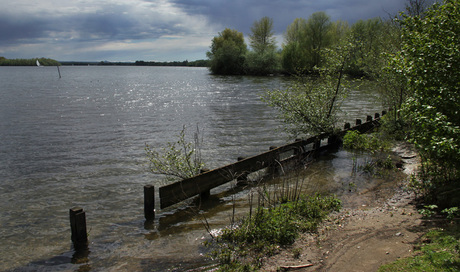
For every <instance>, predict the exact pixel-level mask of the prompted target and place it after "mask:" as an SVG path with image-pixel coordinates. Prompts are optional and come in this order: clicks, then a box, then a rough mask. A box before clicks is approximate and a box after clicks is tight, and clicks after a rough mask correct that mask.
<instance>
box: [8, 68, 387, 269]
mask: <svg viewBox="0 0 460 272" xmlns="http://www.w3.org/2000/svg"><path fill="white" fill-rule="evenodd" d="M61 74H62V78H61V79H59V77H58V74H57V71H56V68H55V67H41V68H39V67H0V80H1V82H2V88H1V90H0V93H1V95H2V99H1V100H0V140H1V143H0V207H1V211H0V239H1V241H2V243H0V253H1V254H0V270H6V271H37V270H38V271H75V270H78V269H80V270H84V271H107V270H112V271H135V270H137V271H152V270H153V271H164V270H167V269H173V270H174V269H175V270H186V269H187V268H193V267H196V266H200V265H203V263H206V262H205V260H204V257H203V254H204V253H205V252H206V249H205V248H204V247H203V246H202V242H203V241H204V240H205V239H208V238H209V237H210V236H209V234H208V233H207V232H206V229H205V228H204V224H203V223H205V222H207V223H208V224H209V226H210V227H211V228H212V229H219V228H222V227H224V226H225V225H227V224H228V223H229V222H230V221H229V217H230V216H231V215H232V211H233V203H235V207H236V209H235V210H236V211H237V216H242V215H243V214H244V213H245V212H246V211H247V209H248V201H247V200H248V194H249V192H251V190H254V187H237V186H236V185H235V184H233V183H230V184H227V185H224V186H221V187H219V188H216V189H215V190H213V191H212V197H211V201H209V202H207V203H202V204H200V203H198V208H190V206H192V205H189V204H190V203H187V202H186V203H184V204H181V205H178V206H176V207H173V208H170V209H167V210H165V211H160V212H158V213H157V218H156V219H155V221H154V222H153V224H150V223H146V222H145V220H144V216H143V186H144V185H146V184H154V185H155V186H161V185H162V184H163V183H162V181H161V179H160V178H159V177H156V176H154V175H152V174H151V173H149V172H148V171H147V168H146V162H147V160H146V155H145V151H144V147H145V144H146V143H148V144H149V145H150V146H153V147H154V148H158V147H162V146H164V145H165V144H166V143H167V142H168V141H172V140H175V139H177V135H178V134H179V132H180V131H181V129H182V127H183V125H186V126H187V127H188V128H190V129H191V130H190V131H191V132H192V131H193V129H194V128H195V126H197V125H198V126H199V127H200V130H201V131H202V132H203V139H204V145H203V148H202V149H203V150H202V153H203V158H204V160H205V161H206V163H207V166H208V167H209V168H215V167H219V166H222V165H225V164H228V163H232V162H234V161H236V158H237V157H238V156H248V155H255V154H258V153H260V152H264V151H266V150H268V148H269V147H270V146H272V145H281V144H284V143H286V142H287V141H288V140H287V138H286V135H284V134H283V133H282V130H279V129H278V128H279V127H280V125H281V122H280V121H279V120H277V118H276V112H275V111H274V110H273V109H272V108H270V107H268V106H267V105H265V104H264V103H263V102H262V101H261V100H260V95H261V94H262V93H263V92H264V91H265V90H266V89H271V88H280V87H282V86H284V85H285V84H287V83H288V80H289V79H286V78H283V77H270V78H259V77H221V76H213V75H210V74H209V72H208V70H207V69H206V68H178V67H71V66H65V67H61ZM377 97H378V95H377V94H376V93H375V92H374V91H372V90H371V89H366V88H364V89H361V90H352V92H351V93H350V95H349V97H348V98H347V101H348V102H346V103H345V104H344V112H347V113H348V115H347V116H345V117H344V120H346V121H349V122H353V120H354V119H355V118H362V119H364V118H365V116H366V115H367V114H373V113H374V112H379V111H380V110H381V107H380V105H379V104H378V103H377V102H376V101H377V99H376V98H377ZM351 163H352V154H349V153H347V152H345V151H337V152H333V153H331V154H330V155H327V156H325V157H323V158H322V159H321V160H319V161H317V162H315V163H312V164H310V165H309V167H308V168H307V169H306V170H305V171H310V172H308V173H309V174H308V175H307V178H306V182H305V184H306V185H305V188H307V184H308V188H309V190H312V188H313V191H333V192H340V191H343V192H344V193H345V194H346V193H347V192H348V191H347V189H343V188H348V187H347V186H349V185H347V181H348V179H349V177H350V175H351V169H349V168H348V167H349V165H350V164H351ZM362 178H363V179H364V177H362ZM366 182H368V181H365V180H363V184H365V183H366ZM271 183H273V182H271ZM344 186H345V187H344ZM157 204H158V203H157ZM192 204H193V203H192ZM75 206H80V207H82V208H83V209H84V210H85V211H86V217H87V226H88V232H89V241H90V244H89V251H88V252H86V253H84V254H83V255H80V256H74V255H75V253H74V250H73V248H72V244H71V241H70V224H69V214H68V212H69V209H70V208H72V207H75ZM158 206H159V205H157V207H158Z"/></svg>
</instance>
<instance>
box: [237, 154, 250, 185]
mask: <svg viewBox="0 0 460 272" xmlns="http://www.w3.org/2000/svg"><path fill="white" fill-rule="evenodd" d="M244 159H246V157H243V156H240V157H238V158H237V160H238V161H242V160H244ZM236 175H237V176H236V185H239V186H241V185H247V184H248V173H246V172H243V173H236Z"/></svg>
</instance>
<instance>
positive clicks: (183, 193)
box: [148, 112, 385, 210]
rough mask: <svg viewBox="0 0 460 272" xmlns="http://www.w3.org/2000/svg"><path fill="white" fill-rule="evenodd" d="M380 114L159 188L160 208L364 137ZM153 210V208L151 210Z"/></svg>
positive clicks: (374, 125)
mask: <svg viewBox="0 0 460 272" xmlns="http://www.w3.org/2000/svg"><path fill="white" fill-rule="evenodd" d="M384 114H385V112H382V115H384ZM379 119H380V114H378V113H376V114H375V119H374V120H373V118H372V116H367V118H366V122H365V123H362V121H361V120H360V119H356V126H354V127H351V126H350V124H349V123H347V124H345V127H344V130H342V131H340V132H339V133H337V134H335V135H332V136H331V135H330V134H326V133H325V134H321V135H317V136H314V137H310V138H308V139H306V140H296V141H295V142H294V143H291V144H287V145H283V146H280V147H273V148H271V149H270V150H269V151H267V152H264V153H262V154H259V155H255V156H252V157H247V158H243V157H241V158H239V160H238V161H237V162H235V163H233V164H229V165H226V166H223V167H220V168H217V169H214V170H210V171H206V172H203V173H201V174H199V175H197V176H194V177H191V178H188V179H184V180H181V181H178V182H175V183H172V184H169V185H166V186H163V187H160V188H159V195H160V208H161V209H164V208H167V207H169V206H171V205H174V204H176V203H179V202H181V201H184V200H186V199H188V198H190V197H194V196H197V195H202V196H206V195H209V193H210V190H211V189H213V188H215V187H218V186H220V185H223V184H225V183H227V182H230V181H232V180H235V179H238V178H241V177H246V176H247V175H248V174H249V173H252V172H256V171H259V170H261V169H264V168H267V167H277V166H278V165H280V164H281V163H283V162H285V161H292V160H295V159H299V158H300V157H302V156H307V155H309V154H311V153H312V152H315V151H318V150H321V149H324V148H328V147H329V146H331V145H334V144H336V143H337V142H340V140H341V138H342V137H343V136H344V135H345V133H346V132H347V131H349V130H358V131H360V132H362V133H364V132H368V131H370V130H371V129H373V128H375V127H376V126H379V124H380V123H379ZM326 138H328V141H327V143H326V144H325V145H322V142H321V140H323V139H326ZM311 144H312V145H313V148H310V150H307V146H309V145H311ZM289 152H290V153H291V154H292V155H290V156H289V157H287V158H283V155H285V154H286V153H289ZM148 209H149V210H151V209H152V207H151V206H149V208H148Z"/></svg>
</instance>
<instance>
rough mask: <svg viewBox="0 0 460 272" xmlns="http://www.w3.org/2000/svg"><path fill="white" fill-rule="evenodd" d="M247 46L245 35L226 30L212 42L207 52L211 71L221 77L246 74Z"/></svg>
mask: <svg viewBox="0 0 460 272" xmlns="http://www.w3.org/2000/svg"><path fill="white" fill-rule="evenodd" d="M246 52H247V46H246V43H245V42H244V36H243V33H241V32H238V31H236V30H232V29H228V28H226V29H225V30H224V31H222V32H220V33H219V35H218V36H216V37H214V38H213V40H212V45H211V51H209V52H207V56H208V58H209V59H210V69H211V72H212V73H214V74H219V75H241V74H244V73H245V57H246Z"/></svg>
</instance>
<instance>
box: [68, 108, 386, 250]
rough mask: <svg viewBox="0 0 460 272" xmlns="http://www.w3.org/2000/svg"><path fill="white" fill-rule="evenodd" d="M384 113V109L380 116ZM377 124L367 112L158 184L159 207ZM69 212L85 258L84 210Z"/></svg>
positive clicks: (150, 196)
mask: <svg viewBox="0 0 460 272" xmlns="http://www.w3.org/2000/svg"><path fill="white" fill-rule="evenodd" d="M385 113H386V112H385V111H383V112H382V116H383V115H385ZM378 126H380V114H379V113H376V114H375V115H374V117H372V116H367V118H366V122H364V123H363V122H362V121H361V119H356V122H355V125H354V126H352V125H351V124H350V123H345V126H344V128H343V130H341V131H340V132H338V133H335V134H333V135H331V134H320V135H316V136H313V137H310V138H308V139H305V140H296V141H295V142H293V143H290V144H286V145H283V146H280V147H270V150H268V151H267V152H264V153H261V154H258V155H255V156H252V157H247V158H244V157H240V158H238V161H237V162H235V163H232V164H229V165H226V166H223V167H220V168H216V169H213V170H210V171H203V173H201V174H199V175H197V176H194V177H191V178H188V179H184V180H181V181H178V182H175V183H172V184H169V185H166V186H163V187H160V188H159V196H160V208H161V209H164V208H167V207H170V206H172V205H174V204H177V203H179V202H181V201H184V200H186V199H189V198H191V197H195V196H201V197H202V198H206V197H209V196H210V191H211V189H213V188H215V187H218V186H220V185H223V184H225V183H228V182H230V181H233V180H237V181H242V180H246V179H247V177H248V175H249V174H251V173H254V172H257V171H259V170H262V169H264V168H269V169H271V170H272V172H275V173H276V171H279V169H280V168H281V167H283V166H284V165H287V164H289V163H292V162H294V163H295V162H300V161H303V160H304V159H305V158H308V157H309V156H310V155H312V154H314V153H318V152H320V151H322V150H327V149H328V148H330V147H336V146H338V145H339V144H341V142H342V138H343V136H344V135H345V134H346V133H347V131H350V130H355V131H359V132H361V133H366V132H369V131H371V130H372V129H374V128H375V127H378ZM69 214H70V227H71V239H72V242H73V245H74V249H75V254H76V255H75V256H77V257H78V258H86V257H87V255H88V254H89V250H88V234H87V228H86V216H85V212H84V211H83V209H82V208H79V207H75V208H72V209H70V211H69ZM144 216H145V218H146V219H147V220H146V223H147V222H150V223H151V222H153V220H154V219H155V187H154V186H153V185H145V186H144Z"/></svg>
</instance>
